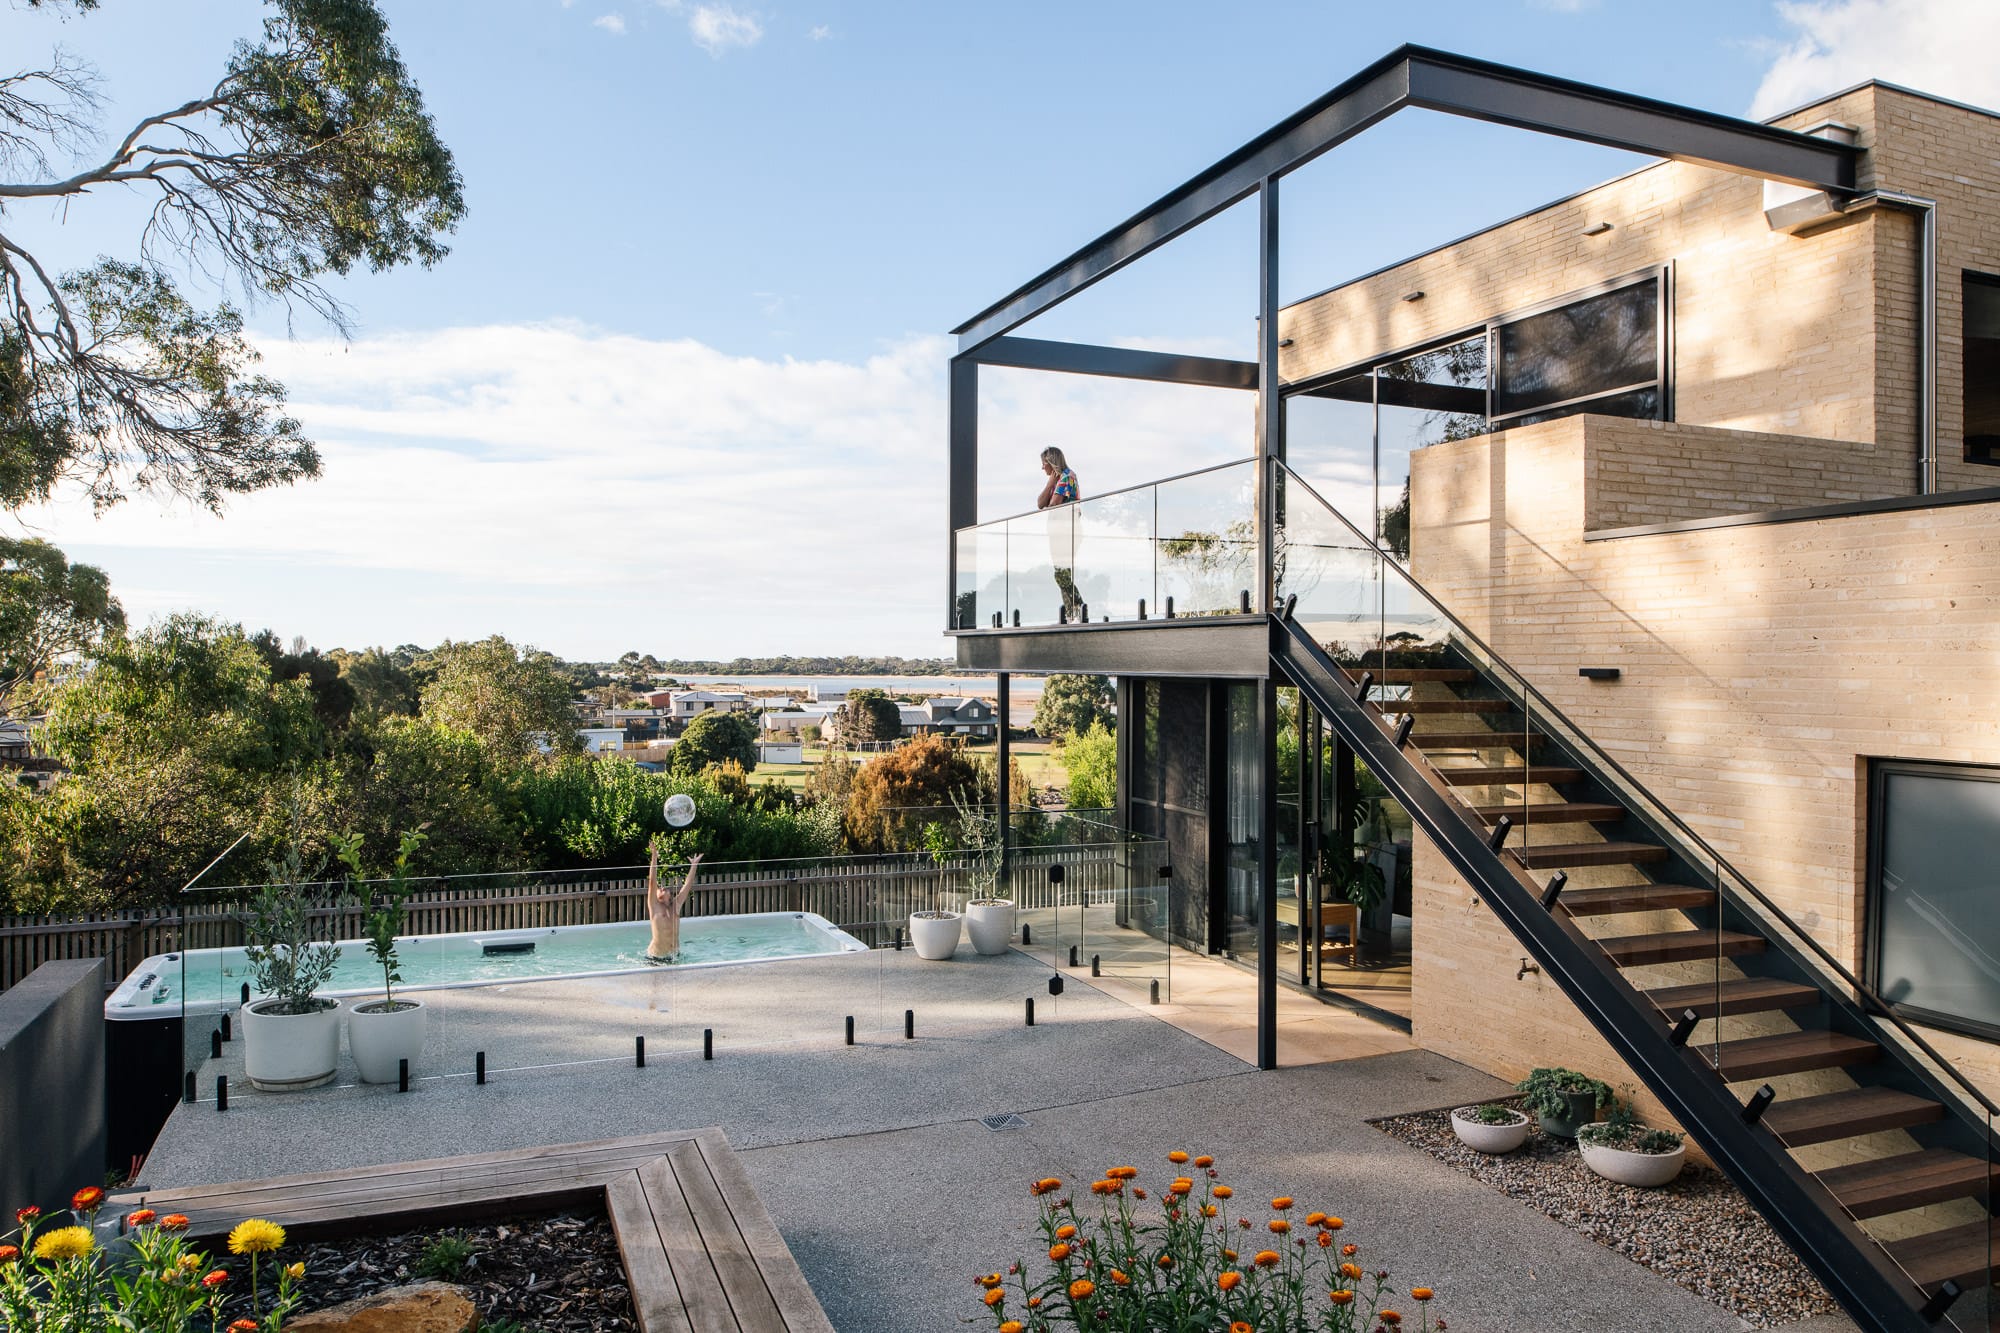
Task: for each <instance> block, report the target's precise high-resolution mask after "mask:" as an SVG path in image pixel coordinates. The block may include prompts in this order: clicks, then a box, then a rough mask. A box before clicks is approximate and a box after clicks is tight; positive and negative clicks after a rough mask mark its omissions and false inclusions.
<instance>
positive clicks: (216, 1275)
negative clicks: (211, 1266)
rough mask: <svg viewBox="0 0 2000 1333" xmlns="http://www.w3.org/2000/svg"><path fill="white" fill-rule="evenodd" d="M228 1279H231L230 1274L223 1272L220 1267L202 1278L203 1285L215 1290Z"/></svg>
mask: <svg viewBox="0 0 2000 1333" xmlns="http://www.w3.org/2000/svg"><path fill="white" fill-rule="evenodd" d="M227 1281H229V1274H227V1273H225V1272H223V1271H222V1270H221V1269H220V1268H218V1269H216V1270H215V1271H214V1272H212V1273H210V1274H208V1275H207V1276H206V1277H204V1278H202V1280H201V1285H202V1286H204V1287H207V1288H208V1289H209V1290H211V1291H213V1290H214V1289H215V1288H217V1287H219V1286H221V1285H222V1284H223V1283H225V1282H227Z"/></svg>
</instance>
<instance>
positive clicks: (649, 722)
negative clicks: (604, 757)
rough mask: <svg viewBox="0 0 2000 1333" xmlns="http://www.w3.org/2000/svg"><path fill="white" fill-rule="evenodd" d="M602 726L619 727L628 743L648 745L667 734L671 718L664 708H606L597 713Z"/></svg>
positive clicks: (598, 721)
mask: <svg viewBox="0 0 2000 1333" xmlns="http://www.w3.org/2000/svg"><path fill="white" fill-rule="evenodd" d="M596 720H597V725H598V726H600V727H617V728H618V729H619V730H620V731H622V732H623V733H624V735H625V743H626V744H627V745H647V744H650V743H652V742H653V741H656V740H658V739H660V738H661V737H663V736H665V735H666V734H667V732H668V730H669V723H670V722H671V719H670V718H669V716H668V714H667V710H666V709H664V708H606V709H603V710H601V711H600V712H599V713H598V714H597V719H596Z"/></svg>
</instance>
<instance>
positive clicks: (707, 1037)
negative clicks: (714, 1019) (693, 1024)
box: [701, 1028, 715, 1060]
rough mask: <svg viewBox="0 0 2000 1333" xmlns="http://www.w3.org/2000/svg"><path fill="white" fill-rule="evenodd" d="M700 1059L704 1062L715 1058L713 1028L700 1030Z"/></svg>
mask: <svg viewBox="0 0 2000 1333" xmlns="http://www.w3.org/2000/svg"><path fill="white" fill-rule="evenodd" d="M701 1058H702V1059H704V1060H713V1059H714V1058H715V1029H714V1028H703V1029H702V1030H701Z"/></svg>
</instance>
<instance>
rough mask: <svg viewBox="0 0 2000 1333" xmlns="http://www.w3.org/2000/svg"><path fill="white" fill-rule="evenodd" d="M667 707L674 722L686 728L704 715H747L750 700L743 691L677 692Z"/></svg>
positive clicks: (674, 692)
mask: <svg viewBox="0 0 2000 1333" xmlns="http://www.w3.org/2000/svg"><path fill="white" fill-rule="evenodd" d="M667 706H668V711H669V715H670V716H671V717H672V719H673V721H674V722H675V723H676V724H677V725H682V726H685V725H686V724H687V723H689V722H692V721H694V719H696V718H698V717H700V716H701V715H702V714H703V713H747V712H749V711H750V699H749V697H748V696H747V695H745V694H744V693H743V692H742V691H741V690H720V691H718V690H675V691H673V692H672V693H671V694H670V695H669V696H668V705H667Z"/></svg>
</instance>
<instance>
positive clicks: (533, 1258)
mask: <svg viewBox="0 0 2000 1333" xmlns="http://www.w3.org/2000/svg"><path fill="white" fill-rule="evenodd" d="M444 1235H452V1236H459V1237H462V1238H463V1239H464V1240H465V1241H466V1242H467V1243H469V1244H470V1245H471V1246H472V1249H473V1253H472V1256H471V1258H470V1259H469V1260H467V1261H466V1264H465V1267H464V1269H463V1270H462V1271H461V1272H460V1273H458V1274H457V1275H456V1276H452V1275H449V1274H433V1273H426V1272H424V1271H422V1270H421V1269H420V1268H419V1263H420V1261H421V1260H422V1259H423V1256H424V1252H425V1249H426V1248H427V1247H428V1246H429V1245H430V1244H431V1243H432V1242H433V1240H434V1239H435V1238H436V1237H438V1236H444ZM274 1257H275V1258H277V1259H278V1260H280V1261H282V1262H284V1263H293V1262H296V1261H298V1260H300V1259H303V1260H304V1261H305V1265H306V1276H305V1280H304V1282H302V1283H301V1284H300V1288H301V1290H302V1291H303V1292H304V1294H305V1300H304V1301H303V1302H301V1303H300V1305H299V1307H298V1312H299V1313H300V1314H305V1313H308V1312H310V1311H313V1310H320V1309H324V1308H325V1307H327V1306H329V1305H338V1304H339V1303H340V1302H342V1301H347V1300H352V1299H354V1298H355V1297H357V1296H367V1295H370V1294H372V1293H374V1292H378V1291H382V1290H384V1289H386V1288H389V1287H400V1286H404V1285H407V1284H409V1283H412V1282H425V1281H430V1280H437V1281H444V1282H454V1283H456V1284H457V1285H459V1286H461V1287H464V1288H465V1289H466V1290H467V1291H469V1292H470V1293H471V1295H472V1303H473V1305H474V1306H475V1307H476V1308H477V1309H478V1311H479V1317H480V1319H481V1321H482V1322H484V1323H488V1324H491V1323H494V1322H497V1321H499V1320H503V1319H505V1320H513V1321H515V1322H516V1323H518V1324H519V1325H521V1326H522V1327H523V1328H524V1329H532V1330H534V1333H597V1331H598V1330H624V1329H635V1328H637V1326H638V1325H637V1323H636V1320H635V1318H634V1315H633V1311H632V1295H631V1292H630V1291H629V1290H628V1289H627V1287H626V1282H625V1265H624V1262H623V1261H622V1260H621V1259H620V1258H619V1255H618V1241H617V1238H616V1237H615V1236H614V1235H613V1234H612V1230H611V1222H610V1219H609V1218H607V1217H606V1216H605V1215H604V1212H603V1211H602V1210H601V1209H599V1210H592V1211H582V1210H572V1211H567V1212H558V1213H549V1214H544V1215H541V1216H529V1217H513V1218H507V1219H505V1220H502V1221H498V1222H490V1223H483V1224H474V1225H468V1226H462V1227H437V1228H424V1229H421V1230H415V1231H399V1232H396V1233H394V1234H391V1235H383V1236H358V1237H354V1238H352V1239H348V1240H335V1241H314V1242H310V1243H307V1244H304V1245H299V1244H288V1245H286V1246H285V1248H284V1249H282V1250H280V1251H279V1252H278V1253H277V1255H276V1256H274ZM221 1267H223V1268H225V1269H228V1270H229V1271H230V1274H231V1282H230V1284H229V1285H230V1289H231V1290H232V1291H235V1292H238V1293H240V1299H241V1301H242V1308H240V1309H239V1308H236V1307H237V1303H236V1302H231V1307H230V1308H229V1309H227V1310H225V1311H224V1314H223V1317H224V1320H225V1322H226V1321H227V1320H229V1319H233V1318H235V1317H237V1316H238V1315H242V1314H248V1313H249V1303H248V1296H249V1290H250V1281H249V1262H248V1261H247V1260H245V1259H238V1258H228V1259H227V1260H226V1261H225V1262H223V1263H222V1264H221ZM269 1277H270V1273H269V1265H268V1264H267V1265H266V1268H265V1274H264V1278H265V1281H266V1282H267V1283H268V1281H269ZM267 1290H268V1287H267Z"/></svg>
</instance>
